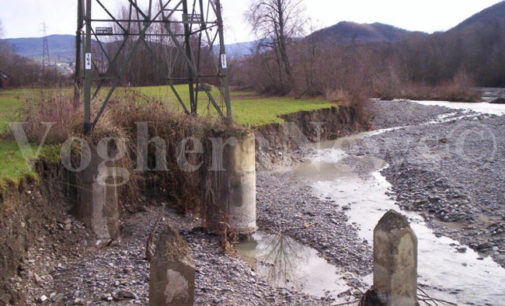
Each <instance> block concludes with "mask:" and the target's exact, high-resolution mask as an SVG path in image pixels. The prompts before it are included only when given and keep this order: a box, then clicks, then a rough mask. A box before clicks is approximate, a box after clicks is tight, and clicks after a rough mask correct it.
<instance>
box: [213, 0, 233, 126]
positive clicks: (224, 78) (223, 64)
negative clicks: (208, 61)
mask: <svg viewBox="0 0 505 306" xmlns="http://www.w3.org/2000/svg"><path fill="white" fill-rule="evenodd" d="M216 17H217V27H218V31H219V59H220V70H221V71H220V76H221V91H222V92H223V96H224V102H225V104H226V121H227V123H229V124H231V123H232V121H233V119H232V112H231V101H230V87H229V84H228V63H227V58H226V48H225V44H224V26H223V16H222V7H221V0H216Z"/></svg>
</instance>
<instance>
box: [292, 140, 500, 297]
mask: <svg viewBox="0 0 505 306" xmlns="http://www.w3.org/2000/svg"><path fill="white" fill-rule="evenodd" d="M381 132H383V131H375V132H373V133H363V134H358V135H353V136H351V137H349V138H344V139H339V141H337V142H333V143H326V144H324V145H323V149H320V150H318V152H317V153H316V154H314V155H313V156H312V157H311V158H310V159H309V161H308V162H307V163H305V164H304V165H302V166H300V167H299V168H297V169H295V170H294V171H295V173H296V175H297V179H298V180H300V179H301V180H305V182H306V183H307V184H309V185H311V186H312V187H313V190H314V192H315V193H316V195H317V196H320V197H321V198H326V197H330V198H332V199H333V200H334V201H335V202H336V203H338V204H340V205H343V206H344V205H345V206H348V207H346V209H348V210H347V211H346V213H347V215H348V216H349V222H352V223H355V224H356V225H357V226H358V227H359V228H360V235H361V237H362V238H365V239H366V240H367V241H368V243H370V244H372V242H373V229H374V227H375V225H376V224H377V222H378V221H379V219H380V218H381V217H382V216H383V215H384V213H386V212H387V211H388V210H389V209H396V210H397V211H400V210H401V209H400V208H399V207H398V206H397V205H396V204H395V202H394V201H393V200H391V199H390V198H389V197H388V196H387V195H386V193H387V192H388V190H389V189H390V187H391V186H390V184H389V183H388V182H387V181H386V179H385V178H384V177H383V176H382V175H381V174H380V170H381V169H383V168H384V167H387V164H386V163H385V162H384V161H383V160H380V159H377V158H375V157H369V156H351V155H348V154H347V153H346V151H345V147H346V146H347V145H349V143H351V142H353V141H356V140H358V139H361V138H364V137H369V136H370V135H373V134H377V133H381ZM402 213H404V214H405V215H406V216H407V217H408V218H409V220H410V222H411V225H412V228H413V230H414V231H415V232H416V235H417V237H418V242H419V245H418V248H419V250H418V251H419V267H418V273H419V283H420V286H421V287H422V288H423V289H424V290H425V291H426V292H428V294H429V295H430V296H431V297H434V298H439V299H444V300H446V301H451V302H454V303H457V304H459V305H503V304H504V303H505V269H502V268H501V267H500V266H499V265H498V264H496V263H495V262H494V261H493V260H492V259H491V258H484V259H483V258H480V257H479V255H478V254H477V253H475V252H474V251H472V250H471V249H470V248H468V247H466V248H467V250H466V252H465V253H460V252H458V248H462V247H464V246H461V245H460V244H459V243H458V242H457V241H454V240H452V239H449V238H447V237H440V238H437V237H436V236H435V235H434V234H433V231H432V230H430V229H429V228H428V227H427V226H426V224H425V223H424V221H423V219H422V217H420V216H419V215H417V214H416V213H411V212H402ZM368 280H370V277H368ZM365 281H366V280H365ZM369 285H371V284H369Z"/></svg>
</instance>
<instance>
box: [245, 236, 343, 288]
mask: <svg viewBox="0 0 505 306" xmlns="http://www.w3.org/2000/svg"><path fill="white" fill-rule="evenodd" d="M236 250H237V251H238V253H239V254H240V255H241V256H242V257H243V258H244V259H245V260H246V261H247V262H248V263H249V264H250V265H252V266H253V267H254V268H255V271H256V273H258V275H259V276H260V277H262V278H263V279H265V280H267V281H268V282H269V283H270V284H272V285H274V286H277V287H281V288H290V289H293V290H296V291H298V292H303V293H305V294H308V295H312V296H316V297H332V298H338V294H339V293H342V292H344V291H346V290H348V289H349V287H348V286H347V284H346V281H345V279H343V277H344V274H343V273H342V272H341V271H340V269H338V268H337V267H335V266H333V265H331V264H330V263H328V262H327V261H326V260H325V259H323V258H321V257H320V256H319V255H318V252H317V251H316V250H315V249H313V248H310V247H308V246H306V245H303V244H301V243H299V242H297V241H295V240H294V239H292V238H290V237H287V236H285V235H282V234H275V235H274V234H267V233H263V232H258V233H255V234H254V235H253V237H252V239H250V240H249V241H245V242H242V243H240V244H239V245H237V246H236Z"/></svg>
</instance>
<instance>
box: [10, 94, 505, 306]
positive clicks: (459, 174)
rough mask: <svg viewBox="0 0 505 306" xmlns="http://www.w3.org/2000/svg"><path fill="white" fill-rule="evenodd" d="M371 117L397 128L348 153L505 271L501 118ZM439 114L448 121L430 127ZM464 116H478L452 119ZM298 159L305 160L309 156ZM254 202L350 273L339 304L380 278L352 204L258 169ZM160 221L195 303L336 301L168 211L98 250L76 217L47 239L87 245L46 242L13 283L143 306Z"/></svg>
mask: <svg viewBox="0 0 505 306" xmlns="http://www.w3.org/2000/svg"><path fill="white" fill-rule="evenodd" d="M372 110H373V111H374V112H375V118H374V125H373V126H374V129H384V128H393V127H401V128H399V129H394V130H390V131H387V132H384V133H382V134H378V135H374V136H370V137H367V138H364V139H362V140H360V141H358V142H357V143H356V144H355V145H353V146H351V147H349V148H348V150H349V153H352V154H356V155H365V154H367V155H373V156H376V157H378V158H381V159H383V160H385V161H386V162H387V163H389V165H390V166H389V167H388V168H386V169H385V170H384V171H383V174H384V175H385V177H386V178H387V180H388V181H389V182H390V183H391V184H392V185H393V190H392V193H391V197H394V198H395V199H396V200H397V203H398V204H399V205H400V206H401V207H402V208H403V209H406V210H413V211H418V212H419V213H420V214H422V215H424V216H425V219H426V220H427V221H428V224H429V225H430V226H431V227H433V228H434V230H435V232H436V233H437V234H438V235H445V236H449V237H451V238H454V239H456V240H458V241H460V242H462V243H464V244H466V245H469V246H470V247H472V248H475V249H476V250H478V251H479V252H481V253H482V254H483V255H491V256H493V258H494V259H495V260H496V261H497V262H498V263H500V264H502V265H503V266H505V195H504V191H505V188H504V187H505V186H504V180H503V179H504V176H505V138H504V137H505V117H497V116H487V115H482V116H475V114H471V113H468V112H463V111H455V110H451V109H447V108H443V107H438V106H422V105H419V104H415V103H410V102H401V101H393V102H388V101H374V102H372ZM443 114H444V115H445V116H446V120H444V121H443V122H439V123H432V124H425V123H426V122H430V121H433V120H436V119H437V118H438V117H439V116H440V115H443ZM468 115H471V116H472V118H467V119H454V120H452V121H451V119H450V118H457V117H459V116H468ZM297 152H298V153H297V154H299V155H300V157H301V156H302V155H303V154H308V153H309V152H310V150H308V151H305V150H301V149H299V150H297ZM257 199H258V201H257V205H258V206H257V210H258V211H257V212H258V226H259V227H260V229H261V230H263V231H265V232H268V233H274V234H275V233H283V234H285V235H288V236H290V237H292V238H294V239H296V240H297V241H298V242H300V243H303V244H306V245H308V246H310V247H312V248H314V249H315V250H317V251H318V252H319V254H320V255H321V256H322V257H323V258H324V259H326V260H327V261H328V262H329V263H330V264H333V265H335V266H337V267H338V268H339V269H340V270H341V271H342V274H344V279H345V280H346V282H347V285H348V286H349V288H350V289H349V290H348V291H346V292H342V294H341V297H342V296H344V297H347V298H346V299H347V300H351V301H352V300H354V299H355V298H357V297H359V296H360V294H361V292H363V291H364V290H366V289H367V288H366V287H365V285H364V283H363V277H365V276H366V275H369V274H370V273H371V270H372V250H371V247H370V244H371V243H370V242H367V241H365V240H362V239H360V238H358V234H357V233H358V231H357V228H356V226H355V225H354V224H350V223H349V221H348V218H347V216H346V215H345V209H346V207H345V204H346V203H334V202H333V201H332V200H331V199H329V198H327V199H324V198H323V199H320V198H317V197H315V196H314V195H313V192H312V190H311V188H310V187H308V186H307V185H306V184H304V182H303V181H299V180H297V179H296V177H295V175H294V173H293V172H292V171H289V169H276V170H275V171H261V172H258V177H257ZM140 200H141V199H140ZM159 216H164V222H168V223H169V224H170V225H171V226H173V227H174V228H176V229H178V230H179V231H180V232H181V234H182V236H183V237H184V238H185V239H186V240H187V241H188V244H189V247H190V249H191V252H192V255H193V258H194V259H195V262H196V267H197V277H196V296H197V304H198V305H331V304H332V303H335V300H334V299H332V298H316V297H312V296H309V295H306V294H303V293H300V292H296V291H294V290H290V289H286V288H277V287H275V286H273V285H272V284H270V283H268V282H267V281H265V280H264V279H262V278H260V277H259V276H258V274H257V273H256V272H255V270H254V267H252V266H250V265H248V264H247V263H246V261H244V260H242V258H241V257H240V256H238V255H233V254H228V253H225V252H223V251H222V250H221V247H220V245H219V237H217V236H213V235H210V234H207V233H205V232H204V231H203V230H202V229H201V228H200V222H199V220H195V219H194V218H192V217H190V216H186V217H184V216H180V215H178V214H176V213H175V212H173V211H171V210H169V209H168V208H167V207H166V205H165V206H152V207H147V208H146V210H145V211H144V212H140V213H137V214H134V215H130V216H128V217H126V218H125V219H124V222H123V225H122V228H123V230H122V241H121V242H120V243H117V244H115V245H112V246H110V247H106V248H100V249H97V248H96V247H95V246H93V245H89V243H88V242H87V240H88V239H89V236H88V234H87V231H86V229H85V228H84V227H83V226H82V224H81V223H80V222H79V221H77V220H75V219H74V218H72V217H71V216H69V215H68V216H60V217H59V219H58V220H52V221H51V222H50V224H48V226H49V227H51V228H54V229H51V230H54V231H59V232H63V233H66V234H67V235H68V236H72V237H74V238H75V239H72V241H75V240H80V241H82V243H79V244H77V245H75V244H72V245H71V244H68V245H67V244H65V242H64V241H63V242H62V241H54V240H53V239H52V238H51V237H50V236H47V237H45V236H43V233H41V237H39V239H37V242H36V244H35V245H33V246H30V251H29V253H28V255H27V257H26V259H25V260H24V263H23V265H22V266H21V271H20V273H19V276H16V277H14V278H13V279H12V280H11V281H12V284H13V286H15V287H18V288H19V289H20V290H21V291H24V292H26V300H27V304H58V305H108V304H116V305H125V304H141V305H146V304H147V303H148V282H149V263H148V262H147V260H146V259H145V244H146V240H147V237H148V235H149V233H150V231H151V228H152V226H153V224H154V223H155V222H156V220H157V219H158V218H159ZM60 219H61V220H60ZM49 232H51V231H49ZM459 251H461V252H465V250H464V249H461V250H459Z"/></svg>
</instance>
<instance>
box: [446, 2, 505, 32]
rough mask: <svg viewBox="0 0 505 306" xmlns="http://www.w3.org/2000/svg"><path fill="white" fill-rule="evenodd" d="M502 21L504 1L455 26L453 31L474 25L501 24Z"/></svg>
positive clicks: (504, 18)
mask: <svg viewBox="0 0 505 306" xmlns="http://www.w3.org/2000/svg"><path fill="white" fill-rule="evenodd" d="M504 20H505V1H502V2H500V3H497V4H495V5H493V6H491V7H488V8H487V9H485V10H483V11H481V12H479V13H477V14H475V15H473V16H472V17H470V18H468V19H466V20H465V21H463V22H462V23H460V24H459V25H457V26H456V27H455V28H454V29H453V30H458V29H462V28H465V27H469V26H474V25H482V24H490V23H496V22H503V21H504Z"/></svg>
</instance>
